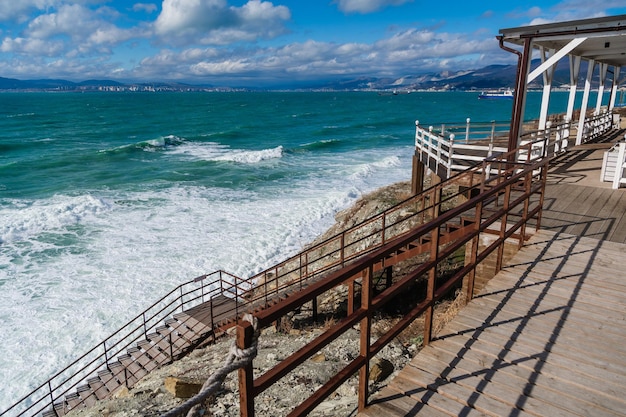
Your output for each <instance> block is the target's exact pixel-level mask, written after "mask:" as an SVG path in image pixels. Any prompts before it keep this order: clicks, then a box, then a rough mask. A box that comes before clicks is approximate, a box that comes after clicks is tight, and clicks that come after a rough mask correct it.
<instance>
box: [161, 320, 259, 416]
mask: <svg viewBox="0 0 626 417" xmlns="http://www.w3.org/2000/svg"><path fill="white" fill-rule="evenodd" d="M246 323H248V324H246ZM259 333H260V331H259V328H258V321H257V320H256V318H255V317H253V316H252V315H250V314H245V315H244V317H243V320H242V321H239V323H238V324H237V338H236V340H235V343H234V344H233V345H232V346H231V348H230V351H229V352H228V356H227V357H226V360H225V362H224V365H223V366H222V367H221V368H220V369H218V370H217V371H215V372H214V373H213V374H212V375H211V376H210V377H209V378H208V379H207V380H206V381H205V382H204V384H203V385H202V388H201V389H200V392H199V393H198V394H196V395H195V396H193V397H191V398H190V399H188V400H187V401H185V402H184V403H182V404H181V405H179V406H178V407H176V408H174V409H172V410H170V411H168V412H167V413H164V414H161V417H179V416H182V415H185V414H186V416H187V417H198V416H200V412H201V405H202V404H203V403H204V402H205V401H206V400H207V399H208V398H209V397H210V396H211V395H214V394H215V392H217V390H218V389H219V388H220V387H221V386H222V384H223V383H224V379H226V376H227V375H228V374H230V373H231V372H232V371H235V370H240V369H241V368H243V369H244V372H246V373H249V374H248V375H246V379H244V387H243V390H242V385H241V379H240V385H239V388H240V391H239V395H240V404H242V407H241V409H240V413H241V415H242V416H250V417H252V416H254V391H253V385H252V383H253V380H252V378H253V375H252V360H253V359H254V358H255V357H256V355H257V349H258V342H259ZM242 346H243V347H242ZM244 392H245V393H247V394H248V395H249V398H251V399H250V400H248V399H246V401H245V405H243V403H242V401H241V395H242V393H244ZM246 398H248V397H246ZM245 413H247V414H245Z"/></svg>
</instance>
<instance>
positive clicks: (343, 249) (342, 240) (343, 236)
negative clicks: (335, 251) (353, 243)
mask: <svg viewBox="0 0 626 417" xmlns="http://www.w3.org/2000/svg"><path fill="white" fill-rule="evenodd" d="M339 241H340V243H339V245H340V246H341V251H340V252H339V256H341V266H343V263H344V262H345V260H346V233H345V232H341V238H340V239H339Z"/></svg>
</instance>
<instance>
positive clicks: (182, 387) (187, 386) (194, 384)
mask: <svg viewBox="0 0 626 417" xmlns="http://www.w3.org/2000/svg"><path fill="white" fill-rule="evenodd" d="M164 383H165V389H166V390H168V391H169V392H170V393H171V394H172V395H174V396H175V397H176V398H191V397H193V396H194V395H196V394H197V393H199V392H200V390H201V389H202V384H203V383H202V382H199V381H197V380H194V379H190V378H184V377H175V376H169V377H167V378H165V381H164Z"/></svg>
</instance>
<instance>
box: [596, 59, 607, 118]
mask: <svg viewBox="0 0 626 417" xmlns="http://www.w3.org/2000/svg"><path fill="white" fill-rule="evenodd" d="M608 68H609V64H605V63H600V85H599V86H598V99H597V100H596V109H595V110H594V114H600V108H601V107H602V96H603V95H604V82H605V81H606V70H607V69H608Z"/></svg>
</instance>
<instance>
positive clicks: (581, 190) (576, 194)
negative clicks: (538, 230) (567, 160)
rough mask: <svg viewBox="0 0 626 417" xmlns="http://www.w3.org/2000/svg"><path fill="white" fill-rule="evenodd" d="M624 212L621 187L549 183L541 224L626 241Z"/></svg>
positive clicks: (625, 193)
mask: <svg viewBox="0 0 626 417" xmlns="http://www.w3.org/2000/svg"><path fill="white" fill-rule="evenodd" d="M625 213H626V190H624V189H618V190H613V189H606V188H597V187H591V186H584V185H576V184H550V183H548V185H547V186H546V195H545V204H544V210H543V214H542V219H541V227H542V228H543V229H548V230H554V231H561V232H564V233H568V234H572V235H578V236H586V237H594V238H596V239H605V240H610V241H613V242H618V243H626V216H625Z"/></svg>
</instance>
